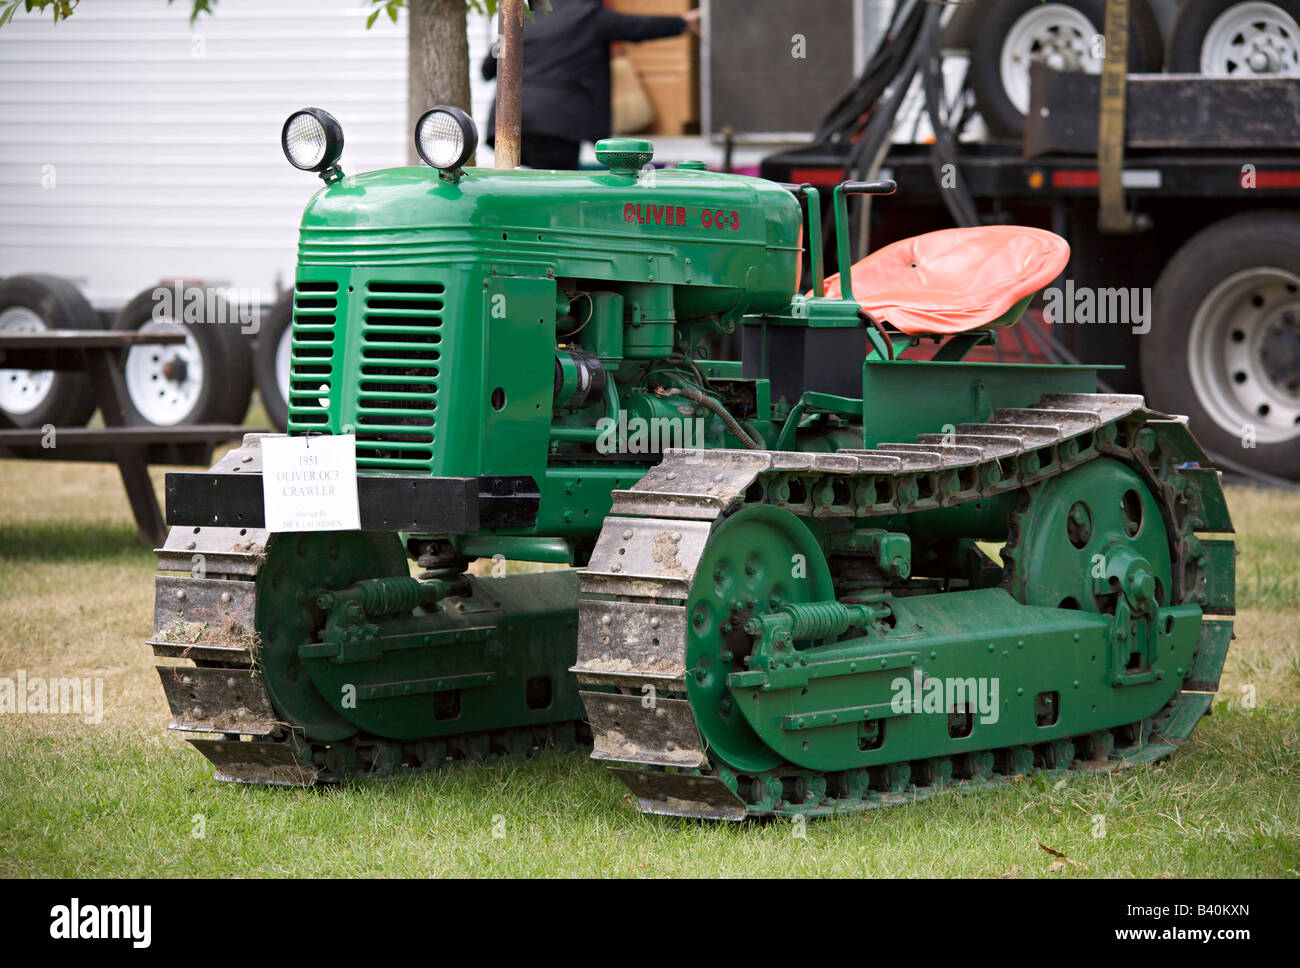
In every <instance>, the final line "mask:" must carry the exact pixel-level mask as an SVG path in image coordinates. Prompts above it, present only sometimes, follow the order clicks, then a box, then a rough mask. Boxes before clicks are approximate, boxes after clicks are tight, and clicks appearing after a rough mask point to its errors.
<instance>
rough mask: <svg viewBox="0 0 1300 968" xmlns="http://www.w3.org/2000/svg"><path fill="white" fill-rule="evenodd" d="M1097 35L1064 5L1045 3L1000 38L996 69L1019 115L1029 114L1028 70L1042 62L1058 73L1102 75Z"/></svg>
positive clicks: (1085, 19) (1094, 29)
mask: <svg viewBox="0 0 1300 968" xmlns="http://www.w3.org/2000/svg"><path fill="white" fill-rule="evenodd" d="M1099 34H1100V31H1098V30H1097V28H1096V27H1094V26H1093V24H1092V21H1090V20H1089V19H1088V18H1087V17H1086V16H1084V15H1083V14H1082V13H1081V12H1080V11H1078V10H1076V9H1075V8H1074V7H1067V6H1066V5H1065V4H1063V3H1045V4H1043V5H1042V6H1039V7H1034V9H1032V10H1028V11H1026V12H1025V13H1024V14H1022V15H1021V16H1020V17H1019V18H1018V19H1017V20H1016V22H1015V23H1014V24H1012V25H1011V29H1010V30H1008V31H1007V35H1006V36H1005V37H1003V38H1002V54H1001V57H1000V59H999V67H1000V69H1001V73H1002V89H1003V90H1004V91H1006V92H1007V98H1008V99H1009V100H1010V101H1011V103H1012V104H1013V105H1014V106H1015V108H1016V110H1017V111H1019V112H1020V113H1021V114H1028V113H1029V67H1030V65H1031V64H1032V63H1033V62H1034V61H1044V62H1045V63H1046V64H1047V65H1048V66H1049V67H1052V68H1054V69H1056V70H1058V71H1075V72H1078V71H1083V72H1084V73H1086V74H1100V73H1101V58H1099V57H1096V56H1094V41H1095V39H1096V38H1097V37H1098V36H1099Z"/></svg>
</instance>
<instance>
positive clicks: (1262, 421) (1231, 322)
mask: <svg viewBox="0 0 1300 968" xmlns="http://www.w3.org/2000/svg"><path fill="white" fill-rule="evenodd" d="M1187 346H1188V359H1187V369H1188V373H1189V375H1190V376H1191V380H1192V389H1193V390H1195V391H1196V396H1197V398H1198V399H1199V400H1200V402H1201V405H1202V406H1204V407H1205V409H1206V411H1207V412H1208V413H1209V415H1210V418H1211V419H1212V420H1213V421H1214V422H1215V423H1217V424H1218V425H1219V426H1220V427H1222V428H1223V429H1224V430H1226V431H1228V433H1230V434H1232V435H1233V436H1234V437H1241V438H1243V439H1244V438H1245V436H1246V433H1247V431H1248V430H1251V431H1253V433H1254V438H1255V441H1256V442H1258V443H1261V444H1277V443H1284V442H1286V441H1289V440H1294V439H1295V438H1296V437H1300V276H1296V275H1295V274H1293V273H1291V272H1288V271H1286V270H1285V269H1277V268H1272V267H1268V266H1258V267H1255V268H1251V269H1245V270H1243V271H1241V272H1238V273H1234V274H1233V275H1231V276H1229V277H1228V278H1226V279H1224V280H1223V281H1222V282H1220V283H1219V284H1218V285H1217V286H1215V287H1214V288H1213V289H1212V290H1210V293H1209V295H1207V296H1206V297H1205V299H1204V300H1203V301H1202V302H1201V305H1200V306H1199V307H1198V308H1197V310H1196V315H1195V316H1194V317H1193V318H1192V324H1191V332H1190V334H1189V339H1188V344H1187Z"/></svg>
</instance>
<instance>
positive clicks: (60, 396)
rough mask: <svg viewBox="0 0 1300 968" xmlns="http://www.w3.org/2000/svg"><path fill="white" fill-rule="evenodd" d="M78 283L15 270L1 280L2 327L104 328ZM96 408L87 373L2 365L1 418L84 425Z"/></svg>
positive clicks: (27, 424) (27, 423)
mask: <svg viewBox="0 0 1300 968" xmlns="http://www.w3.org/2000/svg"><path fill="white" fill-rule="evenodd" d="M103 328H104V323H103V321H102V320H101V319H100V318H99V316H98V314H96V312H95V311H94V310H93V309H92V308H91V307H90V303H88V302H86V299H85V297H84V296H82V295H81V293H80V292H78V291H77V287H76V286H74V285H73V284H72V283H70V282H68V281H67V280H66V279H60V278H58V277H57V276H46V275H29V276H10V277H8V278H7V279H5V280H4V281H3V282H0V332H17V333H22V332H41V331H43V330H51V329H103ZM94 412H95V393H94V389H93V388H92V387H91V385H90V378H89V377H87V376H86V375H85V374H83V373H61V372H55V371H52V370H4V369H0V424H3V425H4V426H9V427H18V428H23V429H31V428H33V427H43V426H45V425H46V424H53V425H54V426H55V427H80V426H82V425H84V424H85V422H86V421H87V420H89V419H90V415H91V414H92V413H94Z"/></svg>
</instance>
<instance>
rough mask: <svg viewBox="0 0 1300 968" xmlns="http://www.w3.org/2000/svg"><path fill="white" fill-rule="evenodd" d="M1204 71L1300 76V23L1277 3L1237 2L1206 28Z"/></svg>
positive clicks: (1234, 74)
mask: <svg viewBox="0 0 1300 968" xmlns="http://www.w3.org/2000/svg"><path fill="white" fill-rule="evenodd" d="M1201 73H1202V74H1210V75H1214V76H1216V77H1223V76H1228V77H1248V76H1251V75H1258V74H1265V75H1282V76H1285V77H1296V76H1300V24H1297V23H1296V22H1295V18H1294V17H1292V16H1291V15H1290V14H1289V13H1287V12H1286V11H1285V10H1283V9H1282V8H1281V7H1279V6H1277V4H1273V3H1257V2H1256V3H1238V4H1235V5H1234V6H1231V7H1229V8H1228V9H1227V10H1225V11H1223V13H1221V14H1219V16H1218V17H1217V18H1216V19H1215V21H1214V23H1212V24H1210V29H1209V30H1207V31H1206V32H1205V39H1204V40H1202V41H1201Z"/></svg>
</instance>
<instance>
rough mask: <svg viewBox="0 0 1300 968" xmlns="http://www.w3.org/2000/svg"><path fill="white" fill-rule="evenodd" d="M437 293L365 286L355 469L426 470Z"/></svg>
mask: <svg viewBox="0 0 1300 968" xmlns="http://www.w3.org/2000/svg"><path fill="white" fill-rule="evenodd" d="M444 292H445V287H444V286H443V285H442V284H441V283H437V282H383V281H378V280H372V281H370V282H368V283H367V284H366V286H365V295H364V297H363V298H364V300H365V304H364V307H363V312H362V325H361V357H360V360H361V372H360V373H359V374H356V377H355V379H356V380H357V407H356V431H357V465H358V466H360V467H372V468H382V469H390V470H396V469H421V468H427V467H428V464H429V461H430V460H432V458H433V439H434V423H435V421H436V415H435V410H436V409H437V406H438V380H439V361H440V359H441V354H440V352H439V344H440V343H441V342H442V333H441V328H442V319H443V310H444V301H443V295H444Z"/></svg>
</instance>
